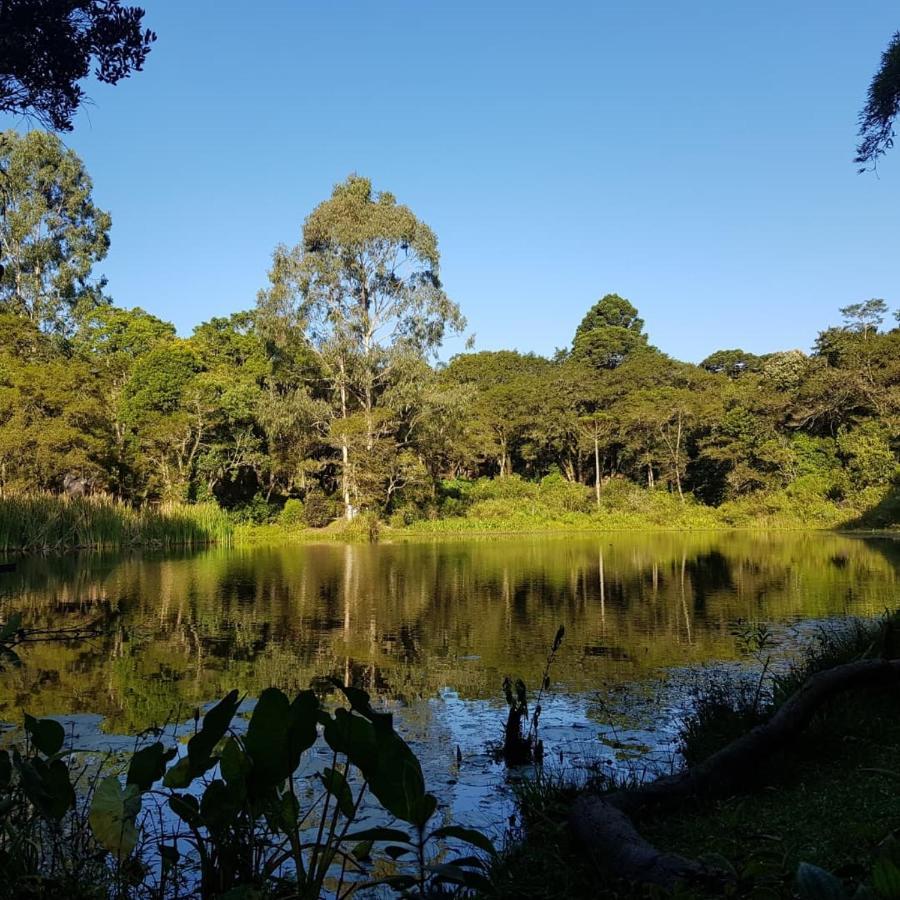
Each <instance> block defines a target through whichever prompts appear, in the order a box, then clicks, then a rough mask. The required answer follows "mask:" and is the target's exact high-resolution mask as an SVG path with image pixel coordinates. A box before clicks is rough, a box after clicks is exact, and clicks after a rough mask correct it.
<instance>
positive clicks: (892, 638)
mask: <svg viewBox="0 0 900 900" xmlns="http://www.w3.org/2000/svg"><path fill="white" fill-rule="evenodd" d="M895 643H896V622H895V627H894V629H888V630H883V629H881V628H880V627H878V626H872V627H863V628H860V629H859V630H857V631H854V632H852V633H849V634H845V635H841V636H834V635H832V636H828V637H826V638H825V640H824V641H823V642H822V643H821V644H820V645H818V646H817V647H816V648H814V650H813V651H812V653H811V654H810V655H809V656H808V657H807V658H805V659H804V660H802V661H801V663H800V664H799V665H798V666H797V667H795V668H794V669H793V670H792V671H790V672H789V673H788V674H787V675H786V676H783V677H781V678H779V679H776V680H774V681H773V682H770V683H768V684H767V686H766V699H765V701H764V705H763V707H762V708H759V707H758V706H757V703H756V692H755V690H753V689H751V690H749V691H748V690H747V689H746V687H744V688H742V687H740V686H739V685H737V684H733V685H732V686H731V688H732V689H731V690H730V691H726V692H723V691H722V686H721V685H719V686H718V688H717V689H716V690H715V691H714V692H712V693H710V695H709V696H706V697H702V698H701V700H700V705H699V707H698V712H697V715H696V716H695V717H694V718H693V719H691V720H690V721H689V722H688V723H687V725H686V727H685V730H684V732H683V734H682V741H683V749H684V751H685V756H686V758H687V759H690V760H695V761H698V760H699V759H702V758H705V757H706V756H708V755H709V754H711V753H712V752H714V751H715V750H717V749H719V748H720V747H722V746H724V745H725V744H726V743H727V742H728V741H730V740H731V739H733V738H734V737H736V736H738V735H739V734H741V733H743V732H744V731H746V730H747V729H749V728H750V727H753V726H754V725H756V724H758V723H759V722H761V721H764V720H765V719H766V718H768V717H769V716H770V715H771V714H772V713H773V712H774V711H775V710H776V709H777V708H778V706H779V705H780V703H781V702H783V701H784V700H785V699H786V698H787V697H788V696H789V695H790V694H791V693H792V692H793V691H794V690H795V689H796V688H797V687H798V686H799V685H800V684H802V682H803V681H804V680H805V678H806V677H807V676H808V675H810V674H812V673H814V672H816V671H821V670H822V669H824V668H828V667H830V666H833V665H838V664H841V663H843V662H848V661H851V660H853V659H861V658H866V657H869V658H878V657H881V656H882V655H891V656H893V655H896V654H895V653H893V652H892V651H893V650H895V649H896V648H895V647H894V644H895ZM898 713H900V698H898V696H897V693H896V690H893V691H888V690H875V691H869V692H867V693H862V694H861V693H855V694H852V695H846V696H843V697H839V698H837V699H835V700H833V701H832V702H831V703H830V704H829V705H828V707H827V708H826V709H825V710H824V711H823V712H821V713H820V714H818V715H817V716H816V717H815V719H814V721H813V722H812V724H811V726H810V727H809V729H808V730H807V731H806V733H805V734H804V735H803V736H802V738H801V739H800V740H799V742H798V743H796V744H795V745H794V746H793V747H792V748H791V749H790V750H789V751H786V752H783V753H781V754H780V755H778V756H776V757H775V758H773V759H771V760H768V761H761V762H760V766H759V770H758V772H757V773H756V777H755V778H754V781H753V786H752V788H751V789H749V790H747V791H746V792H744V793H741V794H739V795H738V796H732V797H728V798H726V799H723V800H718V801H714V802H704V801H700V800H695V801H692V802H689V803H687V804H685V805H682V806H681V807H679V808H678V809H676V810H674V811H671V812H669V813H668V814H658V815H657V816H655V817H651V818H645V819H642V820H640V821H639V822H638V823H637V824H638V827H639V829H640V830H641V833H642V834H643V835H644V836H645V837H646V838H647V839H649V840H650V841H651V843H653V844H654V845H655V846H657V847H659V848H660V849H662V850H665V851H670V852H675V853H679V854H682V855H684V856H687V857H689V858H691V859H704V858H706V859H707V860H709V861H714V862H715V863H716V864H717V865H718V866H719V867H724V868H725V869H727V870H729V871H731V872H732V873H733V874H734V875H735V876H736V881H735V885H734V886H733V888H731V889H730V890H731V891H732V892H731V893H729V896H735V897H762V896H765V897H784V898H793V897H796V896H797V881H796V873H797V869H798V866H799V865H800V864H801V863H811V864H813V865H816V866H819V867H822V868H823V869H826V870H828V871H829V872H832V873H834V874H835V876H836V877H838V878H839V879H840V880H842V881H843V882H844V887H845V888H846V889H847V891H848V893H847V896H848V897H849V896H853V893H854V891H855V890H856V889H857V887H858V886H859V885H865V886H866V887H871V886H872V881H873V875H872V872H873V866H874V865H875V864H876V862H877V861H878V860H880V859H884V858H886V857H889V858H890V860H891V862H890V865H893V864H895V863H900V853H897V851H896V849H895V846H894V844H895V842H894V838H893V836H894V834H895V833H896V832H898V830H900V802H898V801H900V772H898V768H897V758H898V754H900V715H898ZM583 787H584V785H583V784H581V785H574V784H572V783H570V782H568V781H567V780H566V779H565V778H564V777H553V776H550V777H546V778H545V779H544V780H543V781H541V782H540V783H538V784H536V785H535V784H532V785H527V786H525V787H524V788H522V789H521V790H520V796H519V800H520V808H521V813H522V821H523V830H522V833H521V834H520V836H519V841H518V842H517V843H514V844H513V845H512V846H511V848H510V850H509V851H508V853H507V854H506V856H505V857H504V859H503V861H502V863H501V864H500V865H499V866H498V868H497V872H496V873H495V877H496V882H497V886H498V895H499V896H502V897H520V898H522V897H535V898H536V897H552V896H562V895H565V896H570V897H623V898H624V897H644V896H648V894H647V893H646V888H640V887H637V886H632V885H628V884H624V883H621V882H619V883H616V882H614V881H611V880H610V879H609V878H607V877H605V873H604V869H603V862H602V860H591V859H588V858H587V857H586V856H585V854H584V853H583V852H582V851H581V849H580V848H579V847H577V846H575V845H574V844H573V843H572V841H571V839H570V836H569V831H568V828H567V825H566V821H567V817H568V813H569V809H570V807H571V803H572V801H573V800H574V798H575V797H576V796H577V794H578V791H579V790H580V789H582V788H583ZM590 787H592V788H593V789H596V790H600V791H603V790H607V789H614V787H615V786H614V785H612V784H609V783H608V782H605V781H604V780H603V779H598V781H597V783H596V784H594V785H591V786H590ZM880 865H882V866H885V865H887V864H886V863H884V862H882V863H880ZM598 884H603V885H605V887H603V888H602V889H599V890H598V887H597V885H598ZM720 894H721V888H717V889H715V890H712V891H711V892H710V893H708V894H707V893H704V892H703V891H702V890H700V889H683V890H682V891H681V892H680V893H679V894H678V896H683V897H706V896H719V895H720ZM663 896H665V894H663ZM804 896H806V895H804ZM829 896H832V895H829ZM834 896H839V895H837V894H835V895H834ZM859 896H861V894H860V895H859ZM866 896H877V897H882V896H888V895H883V894H881V893H877V892H876V893H875V894H866ZM889 896H896V894H890V895H889Z"/></svg>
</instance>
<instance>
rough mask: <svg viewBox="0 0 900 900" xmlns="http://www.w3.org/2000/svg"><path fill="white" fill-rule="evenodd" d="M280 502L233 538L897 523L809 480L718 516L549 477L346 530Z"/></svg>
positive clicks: (689, 503) (472, 485) (671, 499)
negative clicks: (278, 512) (277, 510)
mask: <svg viewBox="0 0 900 900" xmlns="http://www.w3.org/2000/svg"><path fill="white" fill-rule="evenodd" d="M290 502H291V503H294V504H296V506H297V507H298V508H299V509H300V513H299V514H298V515H296V516H291V517H287V516H277V517H274V516H273V521H269V522H262V523H255V524H243V525H240V526H239V527H238V531H237V533H236V539H237V540H238V541H240V542H241V543H265V542H280V541H292V540H296V541H313V540H349V541H359V540H368V539H370V538H371V537H372V536H376V537H382V538H386V539H416V538H423V537H450V536H461V537H466V536H477V535H482V534H487V535H497V534H536V533H542V532H543V533H551V532H578V531H581V532H607V531H662V530H669V531H709V530H717V529H730V528H741V529H759V530H815V529H862V528H864V529H867V530H869V529H872V528H882V529H884V528H890V527H891V526H892V525H894V526H895V525H897V524H898V523H900V514H898V511H900V503H898V501H897V498H896V496H895V493H894V492H889V493H888V494H887V495H886V494H884V492H874V493H873V492H866V491H862V492H860V493H858V494H856V495H853V497H851V498H845V499H842V500H841V501H836V500H833V499H829V498H828V496H827V495H826V493H825V492H824V490H823V487H822V485H821V484H820V483H819V482H818V481H817V480H816V479H802V478H801V479H798V480H797V481H796V482H795V483H794V484H792V485H791V486H790V487H788V488H785V489H784V490H781V491H776V492H770V493H758V494H752V495H748V496H747V497H744V498H742V499H740V500H734V501H730V502H728V503H725V504H722V505H721V506H719V507H713V506H707V505H705V504H703V503H700V502H699V501H698V500H696V499H695V498H694V497H692V496H690V495H685V497H684V498H681V497H679V496H678V495H677V494H673V493H671V492H669V491H666V490H648V489H646V488H642V487H639V486H638V485H635V484H633V483H631V482H628V481H625V480H613V481H611V482H609V483H608V484H606V485H604V486H603V488H602V490H601V492H600V498H599V501H598V500H597V498H596V496H595V495H594V494H593V492H592V491H591V490H590V489H588V488H587V487H585V486H584V485H582V484H574V483H572V482H568V481H565V480H564V479H563V478H561V477H560V476H558V475H556V476H548V477H546V478H543V479H540V480H539V481H526V480H524V479H522V478H519V477H517V476H511V477H508V478H503V479H480V480H478V481H450V482H445V483H444V485H443V486H442V492H441V494H440V496H439V498H438V499H436V500H434V501H433V502H430V503H423V504H421V505H419V506H415V507H412V506H405V507H401V508H399V509H397V510H394V512H392V513H391V514H390V515H389V516H388V517H387V518H386V519H381V520H377V519H376V518H375V516H374V514H373V513H367V514H365V515H363V516H360V517H359V518H357V519H356V520H355V521H354V522H352V523H347V522H346V521H344V520H342V519H333V521H331V523H330V524H328V525H327V526H325V527H317V528H311V527H309V523H308V522H307V521H305V519H304V515H303V505H302V503H300V502H299V501H290ZM286 509H287V507H286ZM331 514H332V516H334V515H336V511H335V510H332V513H331Z"/></svg>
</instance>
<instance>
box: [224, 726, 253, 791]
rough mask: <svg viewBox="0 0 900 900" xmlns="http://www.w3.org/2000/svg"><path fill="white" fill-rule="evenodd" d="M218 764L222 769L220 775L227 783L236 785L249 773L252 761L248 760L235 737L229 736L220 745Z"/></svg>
mask: <svg viewBox="0 0 900 900" xmlns="http://www.w3.org/2000/svg"><path fill="white" fill-rule="evenodd" d="M219 766H220V767H221V769H222V777H223V778H224V779H225V780H226V781H227V782H228V783H229V784H234V785H237V784H240V783H243V781H244V779H245V778H246V777H247V775H249V774H250V770H251V769H252V768H253V763H252V762H251V761H250V757H248V756H247V754H246V753H245V752H244V749H243V747H241V745H240V744H239V743H238V741H237V740H236V739H235V738H233V737H230V738H228V740H226V741H225V744H224V745H223V747H222V755H221V756H220V757H219Z"/></svg>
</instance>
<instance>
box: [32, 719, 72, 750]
mask: <svg viewBox="0 0 900 900" xmlns="http://www.w3.org/2000/svg"><path fill="white" fill-rule="evenodd" d="M25 731H26V732H28V734H29V735H30V736H31V742H32V743H33V744H34V746H35V747H37V749H38V750H40V751H41V753H43V754H44V756H54V755H55V754H57V753H59V751H60V749H61V748H62V745H63V742H64V741H65V739H66V732H65V729H64V728H63V727H62V725H60V724H59V722H57V721H56V720H55V719H35V718H34V717H33V716H29V715H28V713H25Z"/></svg>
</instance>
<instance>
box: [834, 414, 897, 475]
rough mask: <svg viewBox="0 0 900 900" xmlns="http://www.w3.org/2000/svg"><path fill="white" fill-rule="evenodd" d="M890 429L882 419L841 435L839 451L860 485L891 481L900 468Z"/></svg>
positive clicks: (866, 423) (838, 442)
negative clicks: (893, 448) (892, 444)
mask: <svg viewBox="0 0 900 900" xmlns="http://www.w3.org/2000/svg"><path fill="white" fill-rule="evenodd" d="M891 437H892V435H891V432H890V429H889V428H888V427H887V426H886V425H885V424H883V423H881V422H875V421H869V422H864V423H863V424H861V425H860V426H858V427H857V428H854V429H853V430H848V429H842V430H841V432H840V433H839V434H838V439H837V445H838V451H839V453H840V455H841V457H842V458H843V460H844V464H845V466H846V468H847V473H848V475H849V478H850V481H851V483H852V484H853V485H855V486H858V487H862V488H865V487H872V486H877V485H885V484H888V483H889V482H890V481H891V480H892V479H893V478H894V477H895V476H896V475H897V474H898V471H900V467H898V463H897V457H896V456H895V454H894V452H893V450H892V449H891V443H890V441H891Z"/></svg>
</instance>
